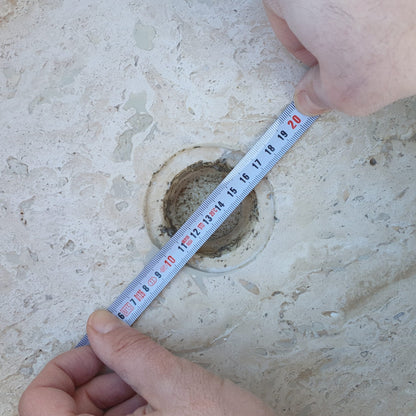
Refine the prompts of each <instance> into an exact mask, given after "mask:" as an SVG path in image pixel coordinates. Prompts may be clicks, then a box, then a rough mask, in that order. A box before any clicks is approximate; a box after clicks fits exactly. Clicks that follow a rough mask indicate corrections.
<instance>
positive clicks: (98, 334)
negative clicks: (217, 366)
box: [87, 311, 183, 410]
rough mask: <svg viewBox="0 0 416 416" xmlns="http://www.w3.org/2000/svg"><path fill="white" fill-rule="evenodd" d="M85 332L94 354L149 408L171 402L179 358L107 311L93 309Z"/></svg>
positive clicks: (155, 407) (177, 376) (177, 377)
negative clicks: (147, 404) (145, 402)
mask: <svg viewBox="0 0 416 416" xmlns="http://www.w3.org/2000/svg"><path fill="white" fill-rule="evenodd" d="M87 334H88V339H89V341H90V344H91V347H92V349H93V350H94V352H95V354H96V355H97V357H98V358H99V359H100V360H101V361H102V362H103V363H104V364H105V365H107V367H109V368H111V369H112V370H113V371H115V372H116V373H117V374H118V375H119V376H120V377H121V378H122V379H123V380H124V381H125V382H126V383H127V384H128V385H130V386H131V387H132V388H133V390H135V391H136V392H137V393H138V394H139V395H140V396H142V397H143V398H144V399H145V400H146V401H147V402H148V403H149V404H150V405H151V406H152V408H153V409H155V410H158V409H163V408H166V405H167V402H168V403H169V404H170V405H172V404H174V402H175V397H172V386H175V385H176V386H177V385H178V384H180V381H181V377H182V364H183V363H182V360H181V359H180V358H178V357H175V356H174V355H173V354H171V353H170V352H168V351H167V350H166V349H164V348H163V347H161V346H160V345H159V344H157V343H156V342H154V341H153V340H151V339H150V338H149V337H147V336H146V335H143V334H141V333H140V332H138V331H137V330H136V329H134V328H130V327H129V326H127V325H126V324H125V323H123V322H121V321H120V320H119V319H118V318H116V317H115V316H114V315H112V314H111V313H110V312H108V311H97V312H94V313H93V314H92V315H91V316H90V318H89V319H88V323H87Z"/></svg>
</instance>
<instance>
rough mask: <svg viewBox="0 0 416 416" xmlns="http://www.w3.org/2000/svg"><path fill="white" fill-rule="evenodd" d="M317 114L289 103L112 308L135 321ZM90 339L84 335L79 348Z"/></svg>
mask: <svg viewBox="0 0 416 416" xmlns="http://www.w3.org/2000/svg"><path fill="white" fill-rule="evenodd" d="M316 119H317V117H308V116H305V115H303V114H301V113H300V112H299V111H298V110H297V109H296V107H295V105H294V103H291V104H289V105H288V106H287V107H286V109H285V110H284V111H283V113H282V114H281V115H280V116H279V117H278V119H277V120H276V121H275V122H274V123H273V124H272V125H271V126H270V127H269V129H268V130H267V131H266V132H265V133H264V134H263V136H261V137H260V138H259V140H258V141H257V142H256V144H255V145H254V146H253V147H252V148H251V149H250V150H249V151H248V152H247V153H246V155H245V156H244V157H243V158H242V159H241V160H240V162H239V163H238V164H237V165H236V166H235V167H234V169H233V170H232V171H231V172H230V173H229V174H228V175H227V176H226V177H225V179H224V180H223V181H222V182H221V183H220V184H219V185H218V187H217V188H216V189H215V190H214V191H213V192H212V193H211V194H210V195H209V196H208V197H207V198H206V200H205V201H204V202H203V203H202V204H201V205H200V207H199V208H198V209H197V210H196V211H195V212H194V213H193V214H192V215H191V216H190V217H189V219H188V220H187V221H186V222H185V224H184V225H183V226H182V227H181V228H180V229H179V230H178V231H177V232H176V233H175V235H174V236H173V237H172V238H171V239H170V240H169V241H168V242H167V243H166V245H165V246H164V247H162V249H161V250H160V251H159V252H158V253H157V254H156V255H155V256H154V257H153V258H152V259H151V260H150V262H149V263H148V264H147V265H146V266H145V267H144V269H143V270H142V271H141V272H140V273H139V275H138V276H137V277H136V278H135V279H134V280H133V281H132V282H131V283H130V284H129V285H128V286H127V287H126V288H125V289H124V291H123V292H122V293H121V294H120V295H119V296H118V297H117V299H116V300H115V301H114V302H113V303H112V304H111V305H110V307H109V308H108V310H109V311H110V312H111V313H113V314H114V315H115V316H117V317H118V318H119V319H121V320H122V321H124V322H126V323H127V324H129V325H132V324H133V323H134V321H135V320H136V319H137V318H138V317H139V316H140V315H141V314H142V312H143V311H144V310H145V309H146V308H147V307H148V306H149V305H150V303H151V302H152V301H153V300H154V299H155V298H156V296H157V295H158V294H159V293H160V292H161V291H162V290H163V289H164V288H165V286H166V285H167V284H168V283H169V282H170V281H171V280H172V279H173V278H174V277H175V275H176V274H177V273H178V272H179V270H180V269H181V268H182V267H183V266H185V264H186V263H187V262H188V261H189V259H190V258H191V257H192V256H193V255H194V254H195V253H196V252H197V251H198V250H199V249H200V248H201V247H202V245H203V244H204V243H205V241H207V240H208V238H209V237H210V236H211V235H212V234H213V233H214V232H215V230H216V229H217V228H218V227H219V226H220V225H221V224H222V223H223V222H224V221H225V220H226V219H227V217H228V216H229V215H230V214H231V213H232V212H233V211H234V209H235V208H237V206H238V205H239V204H240V203H241V202H242V201H243V200H244V198H245V197H246V196H247V195H248V194H249V193H250V192H251V191H252V190H253V189H254V187H255V186H256V185H257V184H258V183H259V182H260V180H261V179H262V178H263V177H264V176H265V175H266V174H267V173H268V172H269V171H270V169H271V168H272V167H273V166H274V165H275V164H276V163H277V162H278V160H280V159H281V158H282V156H283V155H284V154H285V153H286V152H287V151H288V150H289V149H290V148H291V147H292V146H293V145H294V143H295V142H296V141H297V140H298V139H299V138H300V137H301V136H302V135H303V133H305V131H306V130H307V129H308V128H309V127H310V126H311V125H312V123H313V122H314V121H315V120H316ZM87 344H88V338H87V336H86V335H85V336H84V337H83V338H82V339H81V341H80V342H79V343H78V345H77V347H80V346H83V345H87Z"/></svg>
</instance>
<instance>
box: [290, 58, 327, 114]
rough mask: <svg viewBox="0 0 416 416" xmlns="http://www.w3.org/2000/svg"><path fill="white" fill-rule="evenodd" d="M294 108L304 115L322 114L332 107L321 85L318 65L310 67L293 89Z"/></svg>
mask: <svg viewBox="0 0 416 416" xmlns="http://www.w3.org/2000/svg"><path fill="white" fill-rule="evenodd" d="M294 101H295V105H296V108H297V109H298V110H299V111H300V112H301V113H302V114H305V115H308V116H316V115H319V114H323V113H325V112H327V111H329V110H330V108H331V107H332V106H331V105H330V103H329V97H327V94H325V90H324V88H323V87H322V80H321V73H320V68H319V65H315V66H313V67H312V68H310V69H309V70H308V71H307V72H306V74H305V76H304V77H303V78H302V80H301V81H300V82H299V84H298V85H297V86H296V89H295V97H294Z"/></svg>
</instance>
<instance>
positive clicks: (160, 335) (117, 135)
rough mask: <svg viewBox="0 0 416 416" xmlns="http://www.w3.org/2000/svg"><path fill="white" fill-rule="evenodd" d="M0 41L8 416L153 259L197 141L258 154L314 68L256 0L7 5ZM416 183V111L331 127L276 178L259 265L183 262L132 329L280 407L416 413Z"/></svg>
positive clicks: (2, 406)
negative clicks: (154, 199)
mask: <svg viewBox="0 0 416 416" xmlns="http://www.w3.org/2000/svg"><path fill="white" fill-rule="evenodd" d="M0 38H1V39H2V41H1V45H0V63H1V64H0V94H1V101H0V114H1V116H0V127H1V128H0V131H1V136H2V139H1V147H0V229H1V238H0V293H1V302H0V316H1V323H0V345H1V348H0V369H1V370H0V414H2V415H14V416H15V415H17V402H18V400H19V397H20V395H21V393H22V392H23V391H24V389H25V388H26V387H27V385H28V384H29V382H30V381H31V380H32V379H33V378H34V377H35V375H36V374H37V373H38V372H39V371H40V370H41V368H42V367H43V366H44V365H45V363H46V362H48V361H49V360H50V359H51V358H53V357H54V356H56V355H57V354H59V353H61V352H64V351H66V350H68V349H70V348H72V347H73V346H74V345H75V344H76V343H77V342H78V340H79V339H80V338H81V337H82V335H83V333H84V331H85V323H86V320H87V318H88V315H89V314H90V313H91V312H92V311H93V310H95V309H98V308H104V307H106V306H108V305H109V304H110V303H111V301H112V300H113V299H114V298H115V297H116V296H117V295H118V294H119V293H120V291H121V290H122V288H123V287H124V286H125V285H126V284H127V283H128V282H129V281H130V280H132V279H133V278H134V277H135V276H136V274H137V273H138V272H139V271H140V270H141V268H142V267H143V266H144V265H145V264H146V262H147V261H148V260H149V259H150V257H151V256H152V255H153V254H154V253H155V250H156V249H155V247H154V246H153V245H152V243H151V240H150V238H149V236H148V233H147V230H146V228H145V220H144V216H143V210H144V206H145V199H144V198H145V195H146V189H147V187H148V185H149V182H150V180H151V178H152V175H153V173H154V172H156V171H158V170H159V169H160V168H161V166H162V165H163V164H164V163H165V162H166V161H167V160H168V159H169V158H170V157H171V156H172V155H174V154H176V153H177V152H179V151H181V150H183V149H185V148H191V147H193V146H199V145H218V146H225V147H229V148H232V149H235V150H240V151H243V152H245V151H247V150H248V149H249V147H250V145H251V144H253V143H254V142H255V140H256V138H257V137H258V136H259V135H260V134H261V133H262V132H264V130H265V129H266V128H267V126H268V125H269V124H270V123H271V122H272V121H273V120H274V118H275V117H276V116H278V115H279V113H280V111H281V110H282V109H283V108H284V106H285V105H286V104H288V103H289V102H290V101H291V99H292V96H293V91H294V86H295V85H296V83H297V82H298V80H299V79H300V78H301V77H302V74H303V73H304V71H305V69H304V68H303V67H302V65H300V64H299V63H298V62H297V61H296V60H294V59H293V58H292V57H290V56H289V54H288V53H287V52H286V51H284V50H283V48H282V47H281V45H280V44H279V43H278V41H277V40H276V39H275V37H274V34H273V32H272V30H271V29H270V27H269V25H268V22H267V20H266V17H265V14H264V12H263V10H262V7H261V4H260V2H258V1H255V0H245V1H237V0H230V1H226V2H224V1H219V0H204V1H202V0H197V1H190V0H186V1H171V2H165V1H160V0H156V1H154V0H141V1H130V2H119V3H118V4H117V6H116V7H115V6H114V2H113V1H109V0H103V1H101V2H92V1H90V0H85V1H82V2H73V1H71V0H48V1H38V0H34V1H31V2H27V1H24V0H13V1H5V2H3V3H2V5H1V6H0ZM415 178H416V100H415V99H408V100H404V101H401V102H398V103H395V104H393V105H391V106H389V107H387V108H385V109H384V110H382V111H379V112H378V113H377V114H374V115H372V116H370V117H367V118H361V119H360V118H351V117H347V116H345V115H341V114H338V113H329V114H327V115H325V116H323V117H321V119H320V120H319V121H318V122H316V123H315V125H314V126H313V127H312V128H311V129H310V131H309V132H308V133H307V135H305V137H304V138H302V140H301V141H300V142H299V143H297V144H296V146H295V147H294V148H293V149H292V150H291V151H290V153H289V154H288V155H286V156H285V157H284V159H283V160H282V161H281V162H280V163H279V165H278V166H276V167H275V168H274V169H273V170H272V172H271V173H270V174H269V175H268V181H269V183H270V184H271V186H272V187H273V195H271V198H273V200H274V205H275V209H276V213H275V218H276V221H275V224H274V228H273V231H272V233H271V238H270V241H269V242H268V244H267V245H266V247H265V248H264V249H263V251H262V252H261V253H260V254H258V256H257V258H256V259H255V260H254V261H252V262H250V263H248V264H247V265H246V266H244V267H241V268H239V269H237V270H232V271H229V272H226V273H215V274H212V273H205V272H201V271H198V270H195V269H192V268H185V269H183V270H182V271H181V272H180V274H179V275H178V276H177V277H176V278H175V279H174V281H173V282H172V283H171V284H170V285H169V286H168V288H167V289H166V290H165V291H164V292H163V293H162V294H161V296H160V297H159V298H158V299H157V301H155V303H154V304H153V305H152V306H151V307H150V308H149V309H148V310H147V311H146V313H145V314H144V315H143V316H142V317H141V318H140V320H139V321H138V322H137V323H136V324H135V326H136V327H137V328H140V329H141V330H142V331H144V332H146V333H147V334H149V335H150V336H152V337H153V338H154V339H156V340H158V341H159V342H160V343H161V344H162V345H164V346H166V347H167V348H169V349H170V350H172V351H173V352H175V353H176V354H178V355H180V356H183V357H186V358H189V359H191V360H193V361H195V362H197V363H200V364H201V365H203V366H204V367H206V368H208V369H210V370H211V371H214V372H216V373H218V374H220V375H222V376H224V377H228V378H230V379H232V380H233V381H235V382H237V383H238V384H240V385H242V386H243V387H245V388H248V389H250V390H251V391H253V392H254V393H256V394H257V395H259V396H260V397H261V398H262V399H263V400H265V401H266V402H268V403H269V404H270V405H271V406H273V407H274V408H275V409H276V413H277V414H279V415H291V416H306V415H308V416H322V415H331V416H347V415H359V414H360V415H361V414H362V415H376V414H377V415H386V416H387V415H389V416H390V415H401V416H402V415H409V416H410V415H415V414H416V401H415V397H416V366H415V356H416V342H415V341H416V329H415V328H416V306H415V299H416V281H415V279H416V208H415V207H416V180H415ZM161 197H163V195H162V196H161Z"/></svg>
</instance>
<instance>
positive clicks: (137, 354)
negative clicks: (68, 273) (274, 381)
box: [19, 311, 273, 416]
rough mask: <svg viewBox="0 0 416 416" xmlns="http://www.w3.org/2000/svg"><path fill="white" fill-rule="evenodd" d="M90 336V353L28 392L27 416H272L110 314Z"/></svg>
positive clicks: (50, 371)
mask: <svg viewBox="0 0 416 416" xmlns="http://www.w3.org/2000/svg"><path fill="white" fill-rule="evenodd" d="M87 333H88V338H89V340H90V343H91V347H90V346H87V347H81V348H77V349H74V350H72V351H69V352H66V353H64V354H62V355H60V356H58V357H56V358H54V359H53V360H52V361H50V362H49V363H48V364H47V365H46V367H45V368H44V369H43V370H42V371H41V373H40V374H39V375H38V376H37V377H36V378H35V380H34V381H33V382H32V383H31V384H30V385H29V387H28V388H27V390H26V391H25V393H24V394H23V396H22V398H21V400H20V404H19V414H20V416H49V415H51V416H52V415H53V416H80V415H82V416H87V415H88V416H98V415H100V416H101V415H105V416H125V415H134V416H139V415H147V414H151V415H153V416H162V415H163V416H253V415H258V416H272V415H273V412H272V410H271V409H270V408H268V407H267V406H266V405H265V404H264V403H262V401H261V400H260V399H258V398H257V397H255V396H253V395H252V394H251V393H249V392H248V391H246V390H243V389H241V388H239V387H238V386H236V385H235V384H234V383H232V382H231V381H228V380H224V379H222V378H220V377H217V376H215V375H213V374H211V373H209V372H208V371H206V370H204V369H203V368H202V367H200V366H198V365H196V364H193V363H191V362H190V361H187V360H184V359H182V358H178V357H176V356H174V355H173V354H171V353H170V352H168V351H167V350H166V349H164V348H163V347H161V346H160V345H158V344H157V343H156V342H154V341H152V340H151V339H150V338H148V337H147V336H145V335H143V334H141V333H140V332H138V331H137V330H136V329H134V328H130V327H128V326H127V325H126V324H124V323H123V322H121V321H120V320H119V319H118V318H116V317H114V316H113V315H112V314H110V313H109V312H107V311H98V312H95V313H94V314H92V315H91V317H90V318H89V320H88V323H87ZM106 369H111V370H112V371H111V372H110V371H108V370H107V371H106Z"/></svg>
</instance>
